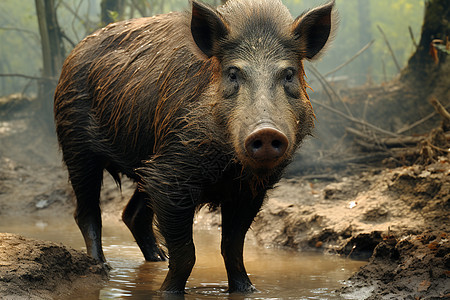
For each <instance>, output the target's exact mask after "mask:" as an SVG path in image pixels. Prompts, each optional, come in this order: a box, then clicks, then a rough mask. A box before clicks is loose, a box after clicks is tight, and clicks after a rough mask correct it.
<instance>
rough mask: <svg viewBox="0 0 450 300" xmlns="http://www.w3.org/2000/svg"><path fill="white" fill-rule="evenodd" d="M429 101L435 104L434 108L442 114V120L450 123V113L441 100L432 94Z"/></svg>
mask: <svg viewBox="0 0 450 300" xmlns="http://www.w3.org/2000/svg"><path fill="white" fill-rule="evenodd" d="M428 101H429V102H430V103H431V105H433V107H434V109H435V110H436V112H437V113H438V114H440V115H441V117H442V120H443V121H444V123H445V124H447V123H450V113H449V112H448V111H447V110H446V109H445V107H444V106H443V105H442V104H441V103H440V102H439V100H438V99H437V98H436V97H434V96H431V97H430V98H429V99H428Z"/></svg>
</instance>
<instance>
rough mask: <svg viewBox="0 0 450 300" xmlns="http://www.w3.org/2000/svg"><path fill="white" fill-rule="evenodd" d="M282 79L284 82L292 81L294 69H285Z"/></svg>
mask: <svg viewBox="0 0 450 300" xmlns="http://www.w3.org/2000/svg"><path fill="white" fill-rule="evenodd" d="M284 80H285V81H286V82H292V81H293V80H294V70H293V69H287V70H286V75H285V78H284Z"/></svg>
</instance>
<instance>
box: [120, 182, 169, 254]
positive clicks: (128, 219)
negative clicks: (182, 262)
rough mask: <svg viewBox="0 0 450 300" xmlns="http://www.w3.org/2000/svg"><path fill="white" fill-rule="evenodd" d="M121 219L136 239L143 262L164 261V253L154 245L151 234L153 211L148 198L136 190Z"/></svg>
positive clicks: (153, 236)
mask: <svg viewBox="0 0 450 300" xmlns="http://www.w3.org/2000/svg"><path fill="white" fill-rule="evenodd" d="M122 219H123V221H124V222H125V224H126V225H127V226H128V228H129V229H130V231H131V233H132V234H133V236H134V238H135V239H136V243H137V244H138V245H139V248H141V251H142V254H144V257H145V260H147V261H163V260H166V259H165V256H164V253H163V252H162V251H161V250H160V249H159V247H158V246H157V245H156V240H155V235H154V234H153V229H152V223H153V210H152V209H151V207H150V206H149V205H148V198H147V197H146V196H145V194H144V193H143V192H139V190H138V189H137V188H136V190H135V192H134V194H133V196H132V197H131V199H130V201H129V202H128V204H127V207H126V208H125V210H124V211H123V215H122Z"/></svg>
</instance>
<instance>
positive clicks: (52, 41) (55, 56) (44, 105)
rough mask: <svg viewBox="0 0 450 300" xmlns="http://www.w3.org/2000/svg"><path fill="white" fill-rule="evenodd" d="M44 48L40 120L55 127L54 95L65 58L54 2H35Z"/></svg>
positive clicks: (41, 0)
mask: <svg viewBox="0 0 450 300" xmlns="http://www.w3.org/2000/svg"><path fill="white" fill-rule="evenodd" d="M35 4H36V13H37V18H38V23H39V34H40V36H41V47H42V60H43V67H42V79H41V80H39V81H38V99H39V101H41V111H40V112H39V113H40V116H39V117H40V119H42V120H44V121H45V123H48V124H51V127H53V121H52V120H53V118H52V117H51V116H52V111H53V101H52V100H53V93H54V90H55V88H56V82H57V78H58V76H59V73H60V71H61V67H62V64H63V61H64V58H65V51H64V45H63V36H62V34H61V29H60V27H59V25H58V20H57V17H56V8H55V3H54V0H35Z"/></svg>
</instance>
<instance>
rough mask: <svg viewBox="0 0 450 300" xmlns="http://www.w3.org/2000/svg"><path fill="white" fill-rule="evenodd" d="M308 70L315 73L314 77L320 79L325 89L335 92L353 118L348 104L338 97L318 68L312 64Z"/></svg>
mask: <svg viewBox="0 0 450 300" xmlns="http://www.w3.org/2000/svg"><path fill="white" fill-rule="evenodd" d="M307 68H308V69H309V70H310V71H311V72H312V73H313V75H314V76H316V78H317V79H319V81H320V83H321V84H322V86H323V87H324V89H326V87H327V88H329V89H330V90H331V91H332V92H333V95H334V96H335V97H336V98H337V99H338V100H339V102H341V103H342V105H343V106H344V107H345V110H346V111H347V113H348V114H349V115H350V116H352V117H353V114H352V112H351V111H350V108H349V107H348V106H347V104H346V103H345V102H344V100H342V98H341V97H340V96H339V95H338V93H336V91H335V90H334V89H333V87H332V86H331V85H330V84H329V83H328V81H327V79H326V78H325V77H324V76H323V75H322V74H320V72H319V70H317V68H316V67H314V65H312V64H309V65H308V66H307ZM327 94H328V93H327ZM328 96H330V94H328ZM330 100H332V99H331V98H330Z"/></svg>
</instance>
